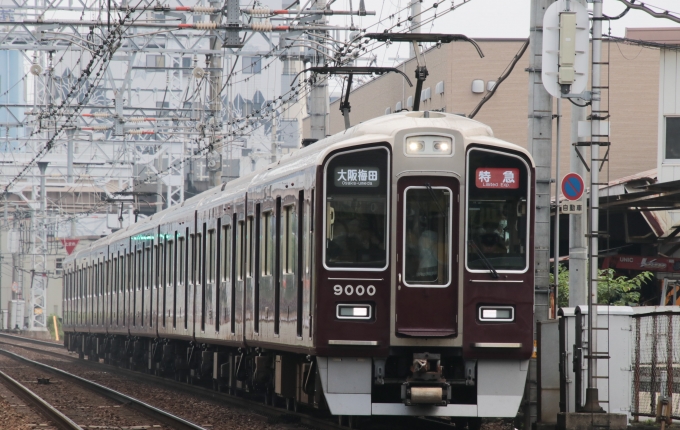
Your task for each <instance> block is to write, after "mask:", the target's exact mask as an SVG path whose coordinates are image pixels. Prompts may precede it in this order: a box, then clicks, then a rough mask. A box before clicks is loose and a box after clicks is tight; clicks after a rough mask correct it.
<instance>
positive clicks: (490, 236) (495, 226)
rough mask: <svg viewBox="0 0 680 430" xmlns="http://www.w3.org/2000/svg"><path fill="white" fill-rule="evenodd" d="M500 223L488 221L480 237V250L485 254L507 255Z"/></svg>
mask: <svg viewBox="0 0 680 430" xmlns="http://www.w3.org/2000/svg"><path fill="white" fill-rule="evenodd" d="M502 228H503V227H502V226H501V223H500V222H492V221H487V222H485V223H484V227H483V230H482V232H481V233H480V235H479V242H480V248H481V250H482V252H483V253H485V254H507V252H508V249H507V247H506V246H505V240H504V238H503V236H502V234H504V233H502V232H501V229H502Z"/></svg>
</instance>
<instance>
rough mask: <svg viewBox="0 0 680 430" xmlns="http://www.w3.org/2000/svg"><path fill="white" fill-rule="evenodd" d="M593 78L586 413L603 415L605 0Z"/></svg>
mask: <svg viewBox="0 0 680 430" xmlns="http://www.w3.org/2000/svg"><path fill="white" fill-rule="evenodd" d="M592 35H593V38H592V40H593V61H592V64H593V74H592V77H591V82H592V90H593V100H592V102H591V105H590V117H591V123H590V124H591V125H590V134H591V139H590V140H591V144H590V223H589V224H590V229H589V230H590V231H589V233H590V234H589V238H590V274H589V278H588V296H589V297H588V355H589V358H588V388H586V402H585V405H584V406H583V409H584V411H585V412H600V411H601V408H600V401H599V395H598V390H597V359H598V355H599V354H600V352H599V350H598V348H597V335H598V331H597V328H598V321H597V277H598V268H599V266H598V261H597V257H598V253H599V249H598V245H599V244H598V240H599V238H600V234H601V232H600V231H599V230H600V225H599V224H600V223H599V217H600V195H599V189H600V169H599V164H600V161H602V160H601V159H600V135H601V131H600V130H601V126H600V120H601V119H602V118H601V109H600V100H601V81H602V66H601V65H600V61H601V58H602V0H593V31H592Z"/></svg>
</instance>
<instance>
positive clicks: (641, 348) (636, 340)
mask: <svg viewBox="0 0 680 430" xmlns="http://www.w3.org/2000/svg"><path fill="white" fill-rule="evenodd" d="M633 324H634V325H633V330H634V334H633V350H634V357H633V359H634V360H633V387H632V396H631V399H632V402H633V404H632V405H631V414H632V415H633V416H634V417H636V418H637V417H639V416H649V417H654V416H656V409H657V403H658V401H659V399H660V398H661V397H668V398H669V399H670V405H671V407H672V412H671V413H672V417H673V418H674V419H680V314H678V313H675V314H673V313H648V314H637V315H633Z"/></svg>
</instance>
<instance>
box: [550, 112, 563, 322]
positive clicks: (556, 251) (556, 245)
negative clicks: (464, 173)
mask: <svg viewBox="0 0 680 430" xmlns="http://www.w3.org/2000/svg"><path fill="white" fill-rule="evenodd" d="M556 105H557V115H555V218H554V219H555V223H554V226H553V234H554V238H553V284H554V285H555V298H554V299H555V309H557V301H558V298H559V288H558V285H559V279H560V278H559V274H560V200H559V198H560V143H561V136H560V133H561V131H562V129H561V125H562V99H557V100H556ZM552 310H553V307H552V306H550V311H552ZM550 317H551V318H556V317H557V315H553V314H551V315H550Z"/></svg>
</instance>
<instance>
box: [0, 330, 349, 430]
mask: <svg viewBox="0 0 680 430" xmlns="http://www.w3.org/2000/svg"><path fill="white" fill-rule="evenodd" d="M0 336H2V334H0ZM8 337H12V338H14V339H19V340H24V338H21V337H20V336H11V335H10V336H8ZM0 344H5V345H11V346H14V347H16V348H23V349H26V350H28V351H33V352H37V353H40V354H45V355H49V356H51V357H56V358H63V359H66V360H72V361H74V362H77V363H79V364H81V365H84V366H88V367H90V368H91V369H98V370H102V368H104V370H106V371H107V372H111V373H117V374H120V375H123V376H126V377H129V378H135V379H138V380H142V381H144V382H149V383H152V384H157V385H160V386H162V387H164V388H167V389H170V390H174V391H182V392H185V393H190V394H193V395H196V396H200V397H203V398H209V399H212V400H218V401H220V402H224V403H228V404H230V405H232V406H236V407H239V408H244V409H249V410H251V411H253V412H255V413H257V414H260V415H264V416H268V417H276V418H278V417H281V416H283V415H287V416H289V417H290V416H295V417H297V418H299V419H300V423H301V424H305V425H308V426H312V427H314V428H317V429H320V430H338V429H343V430H345V429H346V428H347V427H342V426H339V425H337V424H335V423H333V422H330V421H328V420H326V419H323V418H317V417H313V416H310V415H306V414H302V413H299V412H293V411H289V410H282V409H281V408H277V407H274V406H268V405H263V404H261V403H257V402H254V401H251V400H248V399H246V398H241V397H236V396H232V395H229V394H226V393H222V392H219V391H214V390H209V389H207V388H203V387H200V386H196V385H190V384H186V383H184V382H178V381H175V380H172V379H168V378H163V377H159V376H154V375H149V374H146V373H140V372H135V371H133V370H128V369H123V368H120V367H117V366H113V365H110V364H104V363H94V362H90V361H85V360H81V359H79V358H76V357H72V356H70V355H66V354H63V353H59V352H56V351H45V350H42V349H38V348H33V347H30V346H26V345H16V344H13V343H9V342H6V341H2V340H0ZM3 351H4V350H2V349H0V353H1V352H3Z"/></svg>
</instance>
